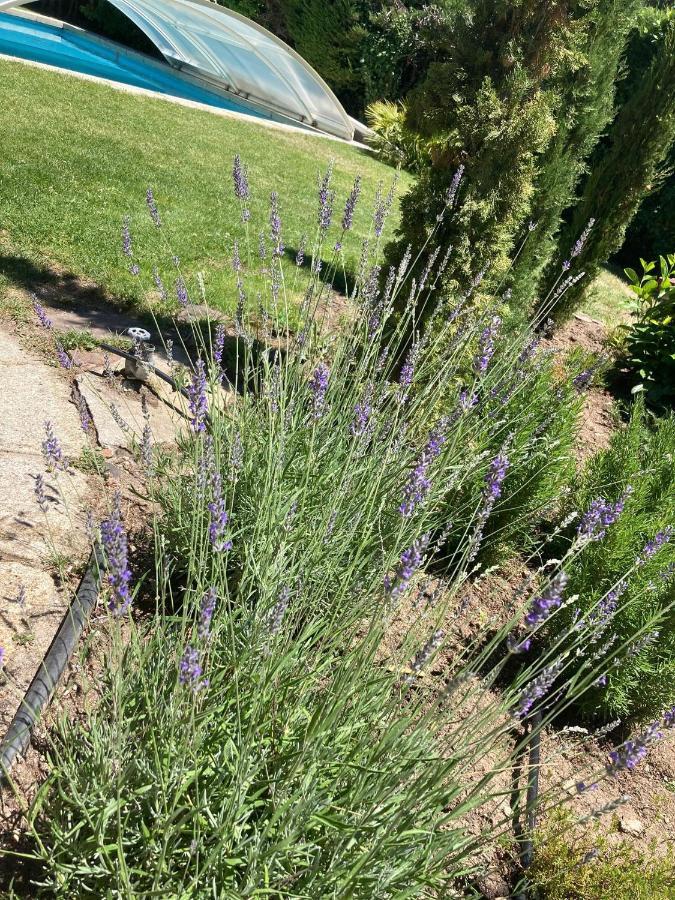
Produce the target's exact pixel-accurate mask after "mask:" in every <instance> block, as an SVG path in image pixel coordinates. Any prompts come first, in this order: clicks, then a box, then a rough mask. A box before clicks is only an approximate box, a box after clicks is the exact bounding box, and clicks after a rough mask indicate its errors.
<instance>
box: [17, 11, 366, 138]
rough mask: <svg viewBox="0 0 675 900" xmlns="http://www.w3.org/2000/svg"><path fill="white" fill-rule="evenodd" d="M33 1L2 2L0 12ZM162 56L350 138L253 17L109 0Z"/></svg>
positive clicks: (326, 91)
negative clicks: (251, 19) (247, 17)
mask: <svg viewBox="0 0 675 900" xmlns="http://www.w3.org/2000/svg"><path fill="white" fill-rule="evenodd" d="M29 2H30V0H0V10H9V9H10V8H12V7H17V6H24V5H28V3H29ZM110 3H111V4H112V5H113V6H116V7H117V8H118V9H119V10H120V11H121V12H122V13H124V14H125V15H126V16H127V17H128V18H129V19H130V20H131V21H132V22H134V23H135V24H136V25H137V26H138V27H139V28H140V29H141V31H143V32H144V33H145V34H146V35H147V36H148V38H149V39H150V40H151V41H152V42H153V44H155V46H156V47H157V49H158V50H159V51H160V53H161V54H162V55H163V56H164V58H165V59H166V61H167V62H168V63H169V64H170V65H172V66H175V67H177V68H179V69H184V70H185V71H186V72H189V73H190V74H192V75H194V76H197V77H200V78H203V79H205V80H206V81H208V82H210V83H211V84H212V85H213V86H214V87H217V86H220V87H221V88H225V89H226V90H228V91H230V92H233V93H235V94H239V95H241V96H242V97H243V98H244V99H250V100H251V101H253V102H255V103H258V104H261V105H262V106H266V107H268V108H269V109H270V110H272V111H275V112H278V113H281V114H283V115H285V116H288V117H290V118H292V119H296V120H298V121H300V122H303V123H304V124H306V125H311V126H313V127H315V128H318V129H319V130H321V131H325V132H327V133H329V134H333V135H336V136H337V137H341V138H344V139H345V140H351V139H352V138H353V134H354V130H353V126H352V123H351V121H350V119H349V117H348V115H347V113H346V112H345V110H344V109H343V108H342V105H341V104H340V102H339V101H338V99H337V98H336V97H335V95H334V94H333V92H332V91H331V90H330V88H329V87H328V85H327V84H326V83H325V82H324V81H323V79H322V78H321V77H320V76H319V75H318V74H317V73H316V72H315V71H314V69H312V68H311V66H309V65H308V64H307V63H306V62H305V61H304V60H303V59H302V57H300V56H298V54H297V53H295V52H294V51H293V50H292V49H291V48H290V47H288V46H287V45H286V44H284V43H283V41H280V40H279V39H278V38H276V37H274V35H272V34H270V32H268V31H266V30H265V29H264V28H261V27H260V26H259V25H256V24H255V22H252V21H250V20H249V19H246V18H244V17H243V16H240V15H238V14H237V13H234V12H232V11H231V10H229V9H226V8H225V7H222V6H218V5H217V4H215V3H212V2H210V0H110Z"/></svg>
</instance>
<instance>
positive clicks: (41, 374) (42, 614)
mask: <svg viewBox="0 0 675 900" xmlns="http://www.w3.org/2000/svg"><path fill="white" fill-rule="evenodd" d="M46 420H49V421H51V422H53V425H54V432H55V434H57V436H58V438H59V440H60V442H61V444H62V447H63V450H64V453H65V454H66V455H68V456H70V457H71V458H73V459H75V458H77V457H78V456H79V455H80V454H81V452H82V450H83V448H84V447H85V445H86V441H87V438H86V436H85V434H84V432H83V431H82V428H81V425H80V419H79V413H78V411H77V408H76V406H75V405H74V404H73V403H72V402H71V389H70V385H69V383H68V381H67V379H65V378H64V377H63V376H62V374H61V373H60V372H59V370H58V369H56V368H55V367H52V366H49V365H47V364H46V363H44V362H43V361H41V360H40V359H38V358H36V357H34V356H32V355H31V354H30V353H27V352H25V351H24V349H23V347H22V345H21V344H20V343H19V341H18V339H17V338H15V337H14V336H13V335H11V334H9V333H8V332H7V331H5V330H2V329H0V647H2V648H3V649H4V651H5V655H4V667H3V670H2V672H1V673H0V730H2V731H3V732H4V730H5V728H6V727H7V726H8V724H9V722H10V720H11V717H12V716H13V714H14V711H15V709H16V707H17V705H18V703H19V701H20V699H21V697H22V696H23V693H24V692H25V690H26V688H27V687H28V684H29V683H30V681H31V680H32V678H33V675H34V674H35V671H36V670H37V668H38V666H39V664H40V662H41V660H42V658H43V656H44V653H45V651H46V649H47V647H48V646H49V644H50V643H51V640H52V638H53V636H54V633H55V631H56V629H57V628H58V626H59V623H60V621H61V618H62V616H63V614H64V612H65V610H66V607H67V602H68V597H67V596H66V595H65V594H63V593H62V592H60V591H59V589H58V586H57V584H56V582H55V580H54V577H53V573H54V572H55V571H56V570H57V569H58V568H59V567H61V568H62V569H66V570H67V569H68V568H70V567H72V566H73V564H77V563H80V562H81V561H82V560H83V559H84V558H85V557H86V554H87V550H88V541H87V538H86V534H85V529H84V519H85V515H86V508H87V506H88V504H87V493H88V480H87V477H86V476H85V475H84V474H83V473H82V472H81V471H77V470H73V471H72V472H69V473H63V472H59V473H58V474H57V475H54V474H49V473H45V463H44V460H43V458H42V452H41V444H42V440H43V438H44V422H45V421H46ZM39 474H43V475H44V477H45V487H46V489H45V494H46V497H47V498H48V502H47V505H48V508H47V512H46V513H43V512H42V511H41V510H40V509H39V507H38V504H37V502H36V498H35V478H36V476H37V475H39ZM22 594H24V595H25V598H26V600H25V606H22V605H21V604H20V603H19V602H18V598H19V596H20V595H22Z"/></svg>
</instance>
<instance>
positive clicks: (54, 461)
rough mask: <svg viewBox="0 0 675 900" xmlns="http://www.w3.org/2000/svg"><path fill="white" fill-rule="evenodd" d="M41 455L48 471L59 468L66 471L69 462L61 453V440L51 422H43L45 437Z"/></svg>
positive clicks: (54, 470)
mask: <svg viewBox="0 0 675 900" xmlns="http://www.w3.org/2000/svg"><path fill="white" fill-rule="evenodd" d="M42 456H43V457H44V460H45V465H46V466H47V471H48V472H56V471H58V470H59V469H61V470H62V471H63V472H67V471H68V469H69V467H70V463H69V461H68V460H67V459H66V457H65V456H64V455H63V450H62V448H61V442H60V441H59V439H58V438H57V437H56V435H55V434H54V426H53V425H52V423H51V422H45V439H44V440H43V442H42Z"/></svg>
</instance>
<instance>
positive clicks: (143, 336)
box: [127, 326, 152, 341]
mask: <svg viewBox="0 0 675 900" xmlns="http://www.w3.org/2000/svg"><path fill="white" fill-rule="evenodd" d="M127 334H128V335H129V337H130V338H133V339H134V340H135V341H149V340H150V338H151V337H152V335H151V334H150V332H149V331H146V330H145V328H138V327H136V326H134V327H133V328H127Z"/></svg>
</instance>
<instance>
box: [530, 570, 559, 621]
mask: <svg viewBox="0 0 675 900" xmlns="http://www.w3.org/2000/svg"><path fill="white" fill-rule="evenodd" d="M568 580H569V579H568V577H567V575H566V574H565V573H564V572H558V574H557V575H556V576H555V577H554V578H552V579H551V582H550V583H549V585H548V587H547V588H546V589H545V590H544V591H543V592H542V593H541V594H540V595H539V596H538V597H534V598H533V599H532V601H531V603H530V608H529V611H528V613H527V615H526V616H525V624H526V625H527V627H528V628H530V629H534V628H537V626H539V625H541V624H542V623H543V622H545V621H546V620H547V619H548V617H549V616H550V615H552V613H553V612H555V610H556V609H558V608H559V607H560V606H561V605H562V595H563V591H564V590H565V587H566V585H567V582H568Z"/></svg>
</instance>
